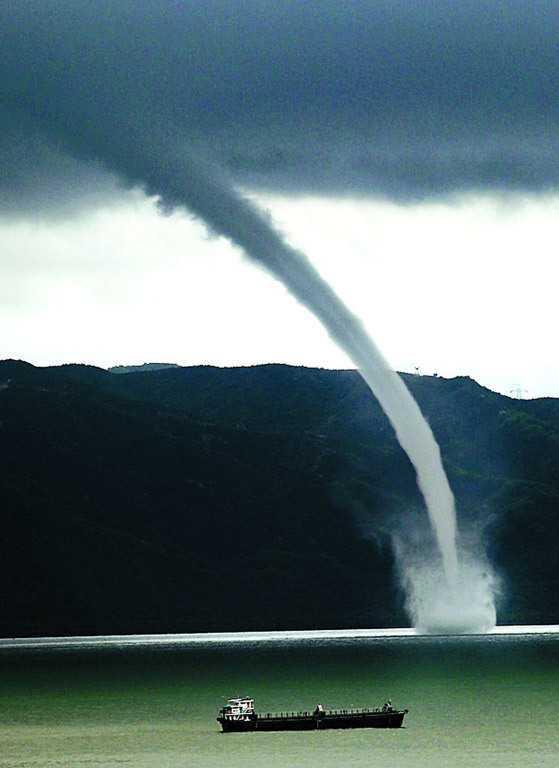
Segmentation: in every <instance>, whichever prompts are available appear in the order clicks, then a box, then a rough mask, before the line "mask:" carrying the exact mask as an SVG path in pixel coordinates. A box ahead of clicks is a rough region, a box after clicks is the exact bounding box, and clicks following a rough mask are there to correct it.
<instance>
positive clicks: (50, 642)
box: [0, 624, 559, 651]
mask: <svg viewBox="0 0 559 768" xmlns="http://www.w3.org/2000/svg"><path fill="white" fill-rule="evenodd" d="M555 634H556V635H559V625H558V624H535V625H528V624H526V625H524V624H518V625H503V626H497V627H495V628H494V629H492V630H491V631H490V632H486V633H472V634H467V635H443V634H421V633H417V632H416V631H415V629H413V628H412V627H401V628H394V629H392V628H390V629H332V630H328V629H323V630H321V629H319V630H286V631H284V632H282V631H274V632H199V633H185V634H161V635H153V634H152V635H80V636H73V637H13V638H0V651H1V650H4V649H10V648H21V649H25V648H28V649H33V648H62V647H66V648H68V647H82V646H109V647H110V646H122V645H130V646H140V645H172V644H176V645H191V644H192V645H197V644H222V643H274V642H276V643H277V642H280V643H281V642H290V641H291V642H293V641H309V640H317V641H320V640H352V639H359V638H362V639H383V638H390V637H395V638H398V637H401V638H406V637H407V638H435V637H485V636H494V635H500V636H507V635H555Z"/></svg>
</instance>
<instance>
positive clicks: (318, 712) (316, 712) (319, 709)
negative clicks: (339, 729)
mask: <svg viewBox="0 0 559 768" xmlns="http://www.w3.org/2000/svg"><path fill="white" fill-rule="evenodd" d="M323 714H324V707H323V706H322V704H317V705H316V709H315V710H314V712H313V715H315V717H321V716H322V715H323Z"/></svg>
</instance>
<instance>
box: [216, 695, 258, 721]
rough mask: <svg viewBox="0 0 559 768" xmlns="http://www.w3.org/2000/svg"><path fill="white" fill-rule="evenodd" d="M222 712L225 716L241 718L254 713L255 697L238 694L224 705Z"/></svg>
mask: <svg viewBox="0 0 559 768" xmlns="http://www.w3.org/2000/svg"><path fill="white" fill-rule="evenodd" d="M222 713H223V715H224V716H225V717H230V718H231V719H234V720H239V719H241V718H243V717H245V716H246V715H254V699H251V698H249V697H247V696H237V697H235V698H233V699H229V700H228V702H227V704H226V705H225V706H224V707H223V709H222Z"/></svg>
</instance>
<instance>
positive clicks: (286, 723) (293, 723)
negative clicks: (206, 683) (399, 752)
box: [217, 696, 408, 733]
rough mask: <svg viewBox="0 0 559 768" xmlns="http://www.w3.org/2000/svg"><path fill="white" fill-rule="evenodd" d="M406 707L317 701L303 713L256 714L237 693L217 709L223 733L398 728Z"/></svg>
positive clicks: (249, 700)
mask: <svg viewBox="0 0 559 768" xmlns="http://www.w3.org/2000/svg"><path fill="white" fill-rule="evenodd" d="M407 712H408V710H407V709H400V710H398V709H394V708H393V707H392V703H391V702H390V700H389V701H387V702H386V703H385V704H384V705H383V706H382V707H375V708H372V709H324V708H323V707H322V705H321V704H318V705H317V706H316V707H315V709H314V710H311V711H305V712H278V713H272V712H268V713H266V714H258V713H257V712H256V711H255V709H254V699H252V698H250V697H245V696H238V697H236V698H233V699H229V701H228V702H227V704H226V705H225V706H224V707H222V708H221V709H220V710H219V713H218V716H217V722H218V723H219V724H220V725H221V728H222V730H223V732H224V733H247V732H252V731H322V730H329V729H332V728H400V727H401V726H402V723H403V722H404V716H405V715H406V714H407Z"/></svg>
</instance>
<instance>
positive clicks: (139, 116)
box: [0, 0, 559, 208]
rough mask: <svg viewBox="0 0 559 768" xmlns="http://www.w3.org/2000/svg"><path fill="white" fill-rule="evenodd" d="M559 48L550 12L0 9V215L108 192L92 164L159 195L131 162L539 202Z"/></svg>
mask: <svg viewBox="0 0 559 768" xmlns="http://www.w3.org/2000/svg"><path fill="white" fill-rule="evenodd" d="M558 40H559V13H557V5H556V3H555V1H554V0H547V1H543V0H533V2H530V3H527V2H525V0H503V1H501V2H499V0H477V2H473V0H469V1H468V0H465V1H462V2H459V3H458V2H455V0H438V1H436V0H435V1H432V2H429V1H428V0H424V1H423V2H421V3H419V2H417V3H413V2H411V0H406V2H402V1H398V0H377V2H372V0H367V1H366V2H365V1H364V0H344V2H339V0H325V1H324V2H319V1H317V2H304V1H303V0H292V1H291V2H290V1H288V0H284V2H280V3H278V2H277V0H276V1H274V2H269V1H268V0H244V1H241V0H238V1H237V2H235V0H222V1H218V0H203V1H202V0H200V1H199V2H180V1H179V0H175V1H174V2H171V1H170V0H159V1H158V2H154V1H153V0H142V2H138V1H137V0H133V1H131V0H110V1H109V0H95V1H92V0H72V1H70V0H34V1H33V2H31V1H30V0H4V1H3V3H2V4H1V7H0V50H1V51H2V55H1V57H0V78H1V101H0V121H1V122H0V129H1V132H0V162H1V163H2V165H1V169H2V170H1V176H0V196H1V199H2V206H7V205H9V206H11V207H12V208H14V207H17V206H20V205H24V204H25V203H26V202H27V203H30V202H31V204H37V205H40V204H41V200H42V201H47V202H48V201H49V200H50V201H52V200H54V199H57V200H58V199H62V198H63V197H64V194H63V193H65V195H66V197H67V198H72V199H75V200H83V201H84V202H87V201H88V200H89V196H90V195H93V196H94V197H95V196H96V195H97V196H99V195H101V196H102V195H104V194H108V193H109V192H110V190H113V191H114V181H113V180H112V179H108V178H106V177H105V175H104V174H103V172H102V167H104V168H105V169H106V170H107V171H114V172H116V173H117V174H119V175H121V176H123V177H124V178H125V179H126V180H127V183H130V184H131V183H141V184H147V186H148V187H151V189H152V191H154V192H156V191H157V184H156V183H155V180H151V183H150V180H149V179H147V180H146V179H145V177H144V173H143V163H142V162H141V159H140V161H138V157H140V158H141V155H142V153H144V154H150V153H156V154H160V153H161V157H162V162H174V159H175V158H177V157H178V156H180V155H181V153H183V152H187V153H188V155H189V156H190V157H193V156H195V157H197V158H203V159H204V162H206V161H212V162H214V163H217V164H220V165H222V166H223V167H224V168H227V169H228V171H229V173H230V174H231V175H232V177H233V179H234V180H235V181H236V182H237V183H239V184H241V185H244V186H246V187H249V188H252V189H265V190H270V191H274V190H275V191H288V192H290V193H299V192H309V191H314V192H320V193H323V194H365V195H385V196H388V197H391V198H394V199H418V198H424V197H429V196H437V195H441V194H442V195H445V194H451V193H454V192H460V191H478V190H481V191H484V190H513V191H525V192H542V191H548V190H551V189H555V188H556V187H557V185H558V184H559V160H558V156H559V155H558V149H559V138H558V136H559V133H558V129H559V103H558V98H557V94H558V82H557V79H558V74H557V73H558V72H559V46H558V44H557V41H558ZM132 156H134V158H135V159H134V160H132ZM165 158H167V159H166V160H165ZM86 190H88V191H87V193H86ZM171 197H172V195H171Z"/></svg>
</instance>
